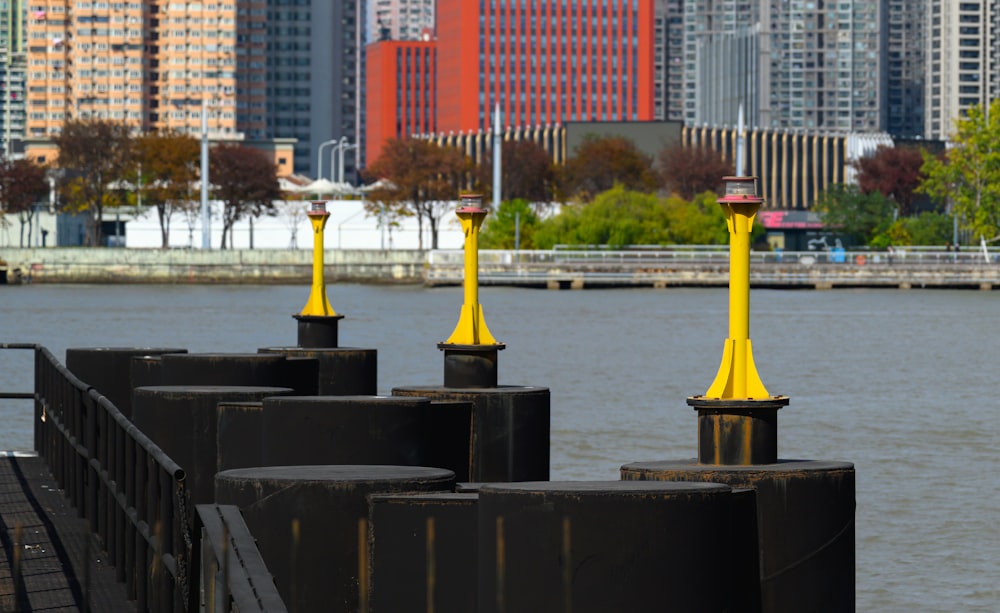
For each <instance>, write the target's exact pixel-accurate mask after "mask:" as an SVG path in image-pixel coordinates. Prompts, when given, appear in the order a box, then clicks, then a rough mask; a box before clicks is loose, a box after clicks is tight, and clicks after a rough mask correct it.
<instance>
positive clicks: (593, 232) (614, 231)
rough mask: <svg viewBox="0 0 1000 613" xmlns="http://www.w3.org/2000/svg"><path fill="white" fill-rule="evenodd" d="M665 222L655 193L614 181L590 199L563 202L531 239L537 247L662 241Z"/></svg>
mask: <svg viewBox="0 0 1000 613" xmlns="http://www.w3.org/2000/svg"><path fill="white" fill-rule="evenodd" d="M667 225H668V222H667V216H666V209H665V208H664V207H663V205H662V203H661V202H660V201H659V199H657V197H656V196H654V195H652V194H647V193H643V192H637V191H632V190H629V189H626V188H625V187H624V186H623V185H616V186H614V187H613V188H612V189H610V190H608V191H605V192H602V193H600V194H598V195H597V197H596V198H594V200H593V201H592V202H589V203H586V204H576V205H567V206H564V207H563V209H562V211H561V212H560V213H559V215H556V216H555V217H553V218H550V219H547V220H545V221H544V222H543V223H542V224H541V226H540V227H539V228H538V230H537V231H536V232H535V234H534V240H535V244H536V246H537V247H538V248H540V249H549V248H551V247H552V246H553V245H557V244H565V245H607V246H609V247H613V248H614V247H623V246H626V245H650V244H665V243H666V242H668V237H669V233H668V230H667Z"/></svg>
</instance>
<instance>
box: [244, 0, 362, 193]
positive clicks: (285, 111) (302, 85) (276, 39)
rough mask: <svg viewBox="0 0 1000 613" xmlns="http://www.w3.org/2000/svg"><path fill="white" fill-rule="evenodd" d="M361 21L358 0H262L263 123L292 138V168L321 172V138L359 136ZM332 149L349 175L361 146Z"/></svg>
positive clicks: (353, 176)
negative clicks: (264, 51)
mask: <svg viewBox="0 0 1000 613" xmlns="http://www.w3.org/2000/svg"><path fill="white" fill-rule="evenodd" d="M241 1H242V0H241ZM365 22H366V20H365V7H364V2H363V1H362V0H267V26H266V27H267V30H266V40H267V57H266V62H267V74H266V77H265V80H266V84H267V128H266V129H267V133H268V135H269V136H271V137H272V138H274V137H280V138H295V139H296V141H297V142H296V143H295V170H296V172H298V173H301V174H305V175H308V176H311V177H320V176H327V175H326V168H328V166H327V162H326V160H328V159H330V156H331V155H332V153H331V152H330V151H329V149H330V147H324V149H323V152H322V153H323V166H324V168H320V167H319V162H320V160H319V157H320V151H319V149H320V147H321V146H322V145H323V144H324V143H328V142H330V141H332V140H339V139H341V138H345V137H346V138H347V140H348V141H349V143H350V144H351V145H352V146H355V145H358V144H359V143H362V142H363V134H364V125H363V123H362V122H363V113H362V112H361V110H362V109H363V108H364V95H363V94H364V91H363V87H362V83H363V77H364V73H363V70H364V56H363V53H362V52H363V48H364V45H363V39H364V35H365ZM339 153H346V155H345V156H344V176H345V178H346V179H348V180H349V181H352V182H355V181H356V180H357V167H358V166H359V165H360V164H361V163H362V162H363V158H362V156H361V155H359V154H360V153H361V148H360V147H358V148H356V149H348V150H346V151H344V152H339Z"/></svg>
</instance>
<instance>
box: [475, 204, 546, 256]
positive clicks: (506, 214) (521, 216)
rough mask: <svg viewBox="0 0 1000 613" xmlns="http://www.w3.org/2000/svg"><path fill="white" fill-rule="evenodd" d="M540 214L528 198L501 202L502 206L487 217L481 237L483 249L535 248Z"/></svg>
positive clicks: (480, 241)
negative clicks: (516, 244)
mask: <svg viewBox="0 0 1000 613" xmlns="http://www.w3.org/2000/svg"><path fill="white" fill-rule="evenodd" d="M537 226H538V214H537V213H535V211H534V209H533V208H532V207H531V203H529V202H528V201H527V200H524V199H521V198H518V199H515V200H507V201H505V202H501V203H500V208H499V209H498V210H496V211H493V213H492V214H491V215H489V216H487V217H486V224H485V227H484V228H483V231H482V233H481V234H480V238H479V246H480V247H482V248H483V249H513V248H514V247H515V243H518V240H519V241H520V242H519V243H518V246H519V247H520V248H521V249H534V248H535V241H534V234H535V229H536V227H537Z"/></svg>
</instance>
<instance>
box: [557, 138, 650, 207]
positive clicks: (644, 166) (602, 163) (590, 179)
mask: <svg viewBox="0 0 1000 613" xmlns="http://www.w3.org/2000/svg"><path fill="white" fill-rule="evenodd" d="M561 183H562V188H563V191H564V193H565V194H568V195H576V196H579V197H580V198H581V199H583V200H589V199H590V198H592V197H593V196H594V195H596V194H599V193H601V192H605V191H607V190H609V189H611V188H613V187H614V186H615V185H616V184H621V185H622V187H623V188H625V189H627V190H631V191H638V192H643V193H647V194H648V193H652V192H654V191H656V188H657V186H658V184H659V179H658V177H657V176H656V173H655V172H654V171H653V162H652V159H651V158H650V156H648V155H646V154H645V153H643V152H641V151H639V149H637V148H636V146H635V144H634V143H633V142H632V141H630V140H628V139H627V138H623V137H621V136H596V135H594V134H588V135H587V136H585V137H584V139H583V142H582V143H580V145H579V146H577V148H576V150H575V151H574V153H573V156H572V157H570V158H569V159H568V160H566V164H565V165H564V166H563V168H562V181H561Z"/></svg>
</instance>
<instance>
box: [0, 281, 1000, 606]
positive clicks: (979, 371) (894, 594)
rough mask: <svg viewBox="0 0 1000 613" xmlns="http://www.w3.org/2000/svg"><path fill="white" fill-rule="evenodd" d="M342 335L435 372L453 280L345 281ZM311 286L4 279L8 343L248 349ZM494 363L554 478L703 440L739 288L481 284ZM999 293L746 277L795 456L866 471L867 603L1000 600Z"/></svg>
mask: <svg viewBox="0 0 1000 613" xmlns="http://www.w3.org/2000/svg"><path fill="white" fill-rule="evenodd" d="M327 293H328V295H329V298H330V302H331V304H333V306H334V308H335V309H336V310H337V311H338V312H339V313H341V314H343V315H345V316H346V318H345V319H344V320H342V321H341V324H340V344H341V345H342V346H345V347H369V348H376V349H378V358H379V388H380V392H384V393H388V392H389V391H390V390H391V389H392V387H395V386H408V385H438V384H440V383H441V382H442V376H443V374H442V373H443V366H442V356H441V353H440V352H439V351H438V349H437V346H436V345H437V343H438V342H440V341H442V340H444V339H446V338H447V337H448V336H449V335H450V334H451V331H452V330H453V328H454V326H455V324H456V322H457V321H458V314H459V308H460V306H461V304H462V292H461V289H460V288H438V289H426V288H423V287H416V286H361V285H333V286H330V287H328V291H327ZM308 295H309V288H308V287H306V288H303V287H292V286H46V285H34V286H22V287H0V324H2V328H0V342H6V343H11V342H30V343H40V344H43V345H45V346H47V347H48V348H49V349H51V350H52V351H53V353H54V354H55V355H56V356H58V357H59V358H61V359H64V358H65V350H66V348H67V347H99V346H108V347H125V346H134V347H184V348H187V349H188V350H190V351H192V352H220V351H221V352H256V350H257V348H259V347H274V346H292V345H294V344H295V342H296V324H295V321H294V320H293V319H292V318H291V314H292V313H294V312H297V311H299V310H300V309H301V308H302V306H303V305H304V304H305V301H306V299H307V298H308ZM479 301H480V303H481V304H482V305H483V308H484V310H485V319H486V323H487V324H488V326H489V329H490V331H491V332H492V333H493V336H494V337H496V338H497V339H498V340H499V341H501V342H504V343H506V344H507V349H506V350H505V351H503V352H501V353H500V382H501V383H502V384H508V385H539V386H545V387H548V388H550V389H551V392H552V478H553V479H616V478H617V477H618V468H619V466H621V465H622V464H625V463H629V462H636V461H651V460H668V459H683V458H691V457H694V456H695V455H696V451H697V438H696V419H695V412H694V411H693V410H692V409H690V408H689V407H688V406H687V405H686V404H685V398H686V397H687V396H691V395H697V394H702V393H704V392H705V390H706V389H707V388H708V386H709V384H710V383H711V382H712V380H713V379H714V377H715V373H716V371H717V369H718V364H719V360H720V359H721V356H722V346H723V341H724V340H725V338H726V336H727V334H728V329H727V325H728V299H727V292H726V290H725V289H667V290H651V289H641V290H628V289H618V290H585V291H562V292H559V291H544V290H526V289H514V288H492V287H490V288H482V289H481V290H480V296H479ZM998 309H1000V293H997V292H980V291H946V290H938V291H934V290H926V291H925V290H911V291H898V290H835V291H827V292H822V291H770V290H754V291H753V292H752V293H751V324H750V325H751V329H750V330H751V333H750V336H751V338H752V340H753V344H754V359H755V361H756V364H757V370H758V372H759V373H760V375H761V378H762V380H763V382H764V384H765V385H766V386H767V388H768V391H769V392H770V393H771V394H781V395H787V396H790V397H791V404H790V405H789V406H788V407H787V408H785V409H783V410H782V411H781V413H780V414H779V423H780V430H779V455H780V457H782V458H800V459H814V460H846V461H850V462H854V464H855V467H856V469H857V605H858V610H859V611H990V612H996V611H1000V528H998V524H1000V402H998V400H997V399H998V398H1000V377H998V373H1000V368H998V366H997V357H998V355H1000V351H998V352H997V353H996V354H995V353H994V349H993V347H995V346H996V339H997V338H1000V319H998V317H997V313H998ZM28 354H29V352H13V351H0V389H3V390H5V391H30V389H31V363H30V358H29V355H28ZM0 402H3V404H2V405H0V415H2V419H0V449H30V448H31V440H32V438H31V415H30V412H31V411H30V405H29V404H27V403H25V402H23V401H21V402H16V401H0Z"/></svg>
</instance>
